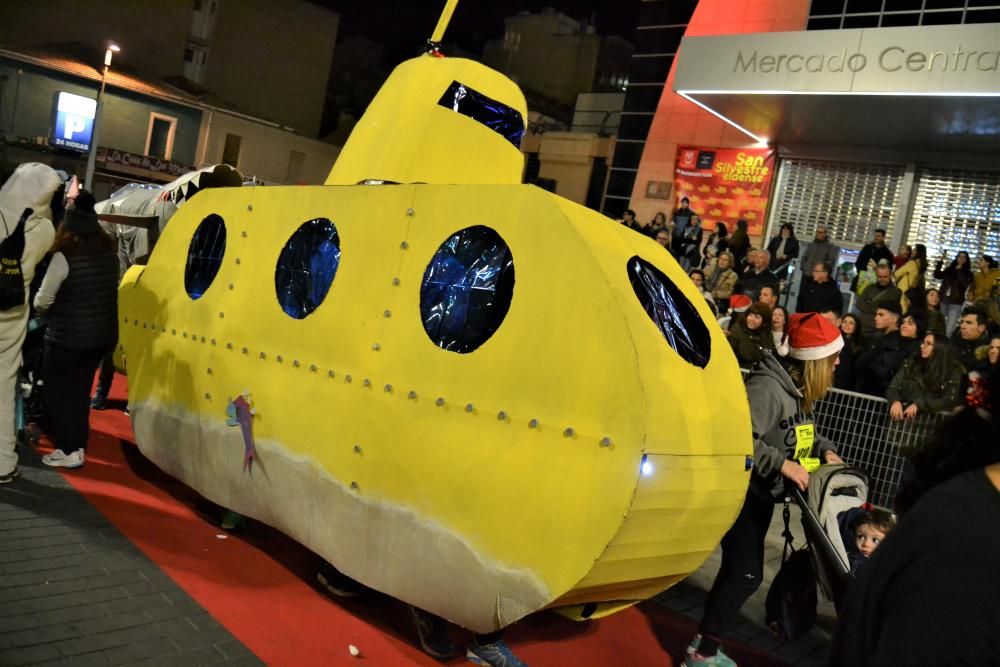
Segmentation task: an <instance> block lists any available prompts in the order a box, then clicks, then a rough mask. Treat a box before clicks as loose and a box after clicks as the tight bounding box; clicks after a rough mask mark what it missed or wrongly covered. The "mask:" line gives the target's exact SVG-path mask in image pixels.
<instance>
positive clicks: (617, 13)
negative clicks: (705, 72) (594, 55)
mask: <svg viewBox="0 0 1000 667" xmlns="http://www.w3.org/2000/svg"><path fill="white" fill-rule="evenodd" d="M313 2H316V3H317V4H319V5H322V6H324V7H329V8H330V9H332V10H334V11H336V12H337V13H339V14H340V27H339V29H338V35H337V41H338V42H339V41H341V40H342V39H343V38H345V37H365V38H367V39H370V40H372V41H375V42H379V43H381V44H383V45H384V47H385V62H384V64H385V65H386V66H387V67H389V68H391V67H393V66H395V65H397V64H399V63H400V62H402V61H403V60H405V59H406V58H411V57H413V56H414V55H416V54H417V53H419V52H420V50H421V48H422V47H423V45H424V43H425V42H426V41H427V39H428V38H429V37H430V36H431V32H432V31H433V30H434V25H435V24H436V23H437V20H438V16H439V15H440V14H441V9H442V8H443V7H444V0H433V1H431V0H313ZM639 5H640V0H502V1H501V0H463V1H460V2H459V3H458V8H457V9H456V10H455V15H454V16H453V17H452V20H451V23H450V24H449V26H448V30H447V32H445V36H444V41H445V43H455V44H457V45H458V46H460V47H461V48H463V49H465V50H467V51H470V52H472V53H474V54H476V55H477V56H478V55H481V54H482V48H483V44H484V43H485V42H486V40H489V39H495V38H499V37H502V36H503V19H504V18H505V17H507V16H512V15H514V14H516V13H517V12H519V11H529V12H531V13H533V14H534V13H538V12H540V11H541V9H542V8H543V7H554V8H555V9H556V10H557V11H560V12H562V13H563V14H566V15H568V16H570V17H571V18H574V19H576V20H578V21H581V22H588V23H590V22H592V23H594V24H595V25H596V26H597V32H598V34H601V35H618V36H620V37H624V38H625V39H627V40H629V41H633V39H634V34H635V25H636V22H637V19H638V13H639Z"/></svg>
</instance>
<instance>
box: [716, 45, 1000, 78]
mask: <svg viewBox="0 0 1000 667" xmlns="http://www.w3.org/2000/svg"><path fill="white" fill-rule="evenodd" d="M735 60H736V62H735V63H734V64H733V72H742V73H744V74H745V73H748V72H753V73H761V74H769V73H772V72H773V73H774V74H780V73H781V72H782V71H783V70H784V71H787V72H811V73H813V74H819V73H820V72H824V71H827V72H843V71H844V70H845V69H848V70H850V71H851V72H860V71H861V70H863V69H865V68H866V67H869V66H877V67H878V68H879V69H880V70H882V71H883V72H899V71H902V70H903V69H904V68H905V69H906V70H907V71H909V72H919V71H921V70H927V71H940V72H966V71H968V70H969V69H971V68H972V67H975V69H977V70H979V71H980V72H996V71H997V66H998V65H1000V50H992V51H977V50H975V49H969V50H965V49H963V48H962V45H961V44H959V45H958V46H956V47H955V48H954V49H952V50H950V51H907V50H906V49H905V48H904V47H902V46H887V47H885V48H884V49H882V50H881V51H879V53H878V55H877V56H876V55H874V54H871V55H869V54H867V53H861V52H858V51H853V52H848V50H847V49H846V48H844V49H841V50H840V51H839V52H838V53H809V54H805V53H778V54H773V53H767V52H765V53H761V52H759V51H758V50H757V49H754V50H753V51H752V52H750V53H744V52H743V51H738V52H737V53H736V58H735Z"/></svg>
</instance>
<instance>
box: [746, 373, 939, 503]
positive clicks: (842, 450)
mask: <svg viewBox="0 0 1000 667" xmlns="http://www.w3.org/2000/svg"><path fill="white" fill-rule="evenodd" d="M747 372H748V371H746V370H743V375H744V376H746V374H747ZM947 416H948V415H947V413H935V414H918V415H917V417H916V418H915V419H910V420H906V421H895V420H893V419H892V418H891V417H890V416H889V403H888V401H886V400H885V399H884V398H879V397H877V396H869V395H867V394H858V393H855V392H853V391H844V390H842V389H830V391H829V392H827V394H826V396H825V397H823V400H821V401H817V402H816V403H815V405H813V419H814V421H815V422H816V428H817V429H818V430H819V432H820V433H821V434H822V435H824V436H825V437H826V438H828V439H829V440H831V441H832V442H833V443H834V444H835V445H836V446H837V452H838V453H839V454H840V457H841V458H842V459H844V461H845V462H846V463H848V464H850V465H852V466H856V467H858V468H861V469H862V470H864V471H865V472H867V473H868V476H869V479H870V482H869V488H868V502H870V503H872V504H873V505H878V506H879V507H884V508H887V509H892V507H893V504H894V501H895V498H896V491H898V489H899V483H900V482H901V481H902V479H903V473H904V472H905V470H906V466H907V464H908V459H907V454H909V453H911V452H913V451H915V450H916V449H917V448H919V447H921V446H922V445H923V443H924V441H925V440H927V438H928V437H929V436H930V434H931V433H932V432H933V431H934V429H935V428H936V427H937V426H938V425H939V424H940V423H941V422H942V421H944V419H945V418H946V417H947Z"/></svg>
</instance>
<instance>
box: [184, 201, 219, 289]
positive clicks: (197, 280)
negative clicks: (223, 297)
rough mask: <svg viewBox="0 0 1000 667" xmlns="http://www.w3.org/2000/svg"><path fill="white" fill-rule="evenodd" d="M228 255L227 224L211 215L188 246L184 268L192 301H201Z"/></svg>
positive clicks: (185, 284)
mask: <svg viewBox="0 0 1000 667" xmlns="http://www.w3.org/2000/svg"><path fill="white" fill-rule="evenodd" d="M225 254H226V223H225V221H224V220H223V219H222V216H220V215H216V214H215V213H213V214H211V215H210V216H208V217H207V218H205V219H204V220H202V221H201V224H200V225H198V229H196V230H195V231H194V237H192V239H191V245H189V246H188V254H187V264H186V265H185V266H184V289H185V290H187V293H188V296H189V297H191V298H192V299H200V298H201V297H202V295H203V294H205V292H206V290H208V288H209V287H210V286H211V285H212V281H213V280H215V275H216V274H217V273H218V272H219V268H220V267H221V266H222V257H223V255H225Z"/></svg>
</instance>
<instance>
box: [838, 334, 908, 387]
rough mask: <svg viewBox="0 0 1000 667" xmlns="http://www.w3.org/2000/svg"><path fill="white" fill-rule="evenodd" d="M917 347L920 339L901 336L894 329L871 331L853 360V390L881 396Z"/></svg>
mask: <svg viewBox="0 0 1000 667" xmlns="http://www.w3.org/2000/svg"><path fill="white" fill-rule="evenodd" d="M919 348H920V341H918V340H917V339H915V338H903V337H902V336H900V335H899V332H898V331H893V332H892V333H889V334H883V333H874V334H872V335H870V336H868V337H866V338H865V347H864V349H862V350H861V354H859V355H858V357H857V359H855V361H854V371H855V373H856V375H857V380H856V384H855V389H856V391H859V392H861V393H862V394H868V395H869V396H881V397H883V398H884V397H885V393H886V390H887V389H888V388H889V383H891V382H892V378H893V377H895V375H896V373H898V372H899V369H900V368H902V367H903V362H904V361H906V359H907V357H911V356H913V354H914V353H915V352H916V351H917V350H918V349H919Z"/></svg>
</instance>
